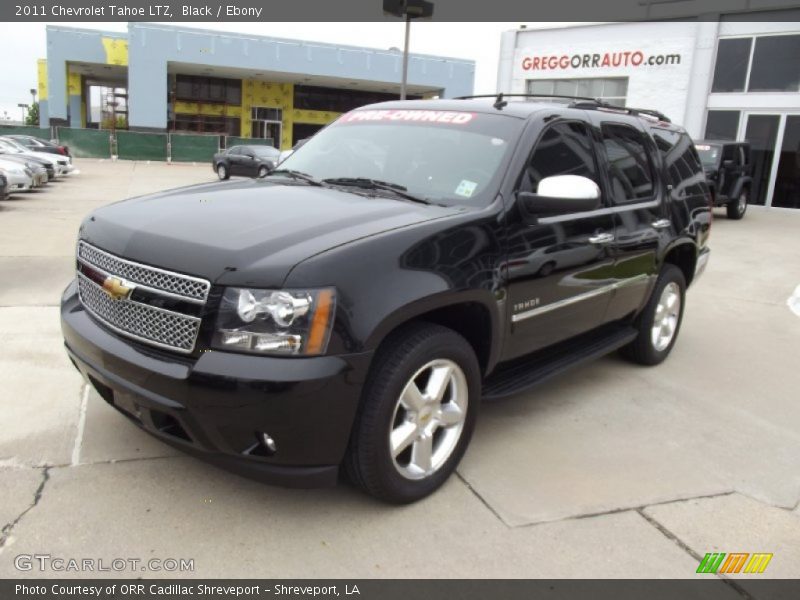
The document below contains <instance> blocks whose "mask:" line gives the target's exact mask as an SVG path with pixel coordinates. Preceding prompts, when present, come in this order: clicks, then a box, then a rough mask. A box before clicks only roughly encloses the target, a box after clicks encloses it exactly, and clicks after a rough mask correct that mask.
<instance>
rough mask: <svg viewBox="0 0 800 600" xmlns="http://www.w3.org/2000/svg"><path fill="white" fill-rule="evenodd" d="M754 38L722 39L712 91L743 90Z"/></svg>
mask: <svg viewBox="0 0 800 600" xmlns="http://www.w3.org/2000/svg"><path fill="white" fill-rule="evenodd" d="M752 43H753V38H735V39H727V40H720V41H719V45H718V46H717V64H716V66H715V67H714V81H713V83H712V84H711V91H712V92H743V91H744V86H745V82H746V81H747V64H748V63H749V62H750V46H751V45H752Z"/></svg>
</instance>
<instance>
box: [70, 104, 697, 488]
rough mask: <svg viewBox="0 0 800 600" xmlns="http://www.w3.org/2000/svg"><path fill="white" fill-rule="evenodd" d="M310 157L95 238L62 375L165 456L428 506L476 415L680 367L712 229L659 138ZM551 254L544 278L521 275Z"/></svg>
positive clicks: (584, 109) (437, 129) (437, 113)
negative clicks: (618, 369)
mask: <svg viewBox="0 0 800 600" xmlns="http://www.w3.org/2000/svg"><path fill="white" fill-rule="evenodd" d="M303 148H304V149H303V150H302V152H297V153H295V154H293V155H292V156H290V157H289V158H287V159H286V161H285V162H284V163H283V164H282V165H281V167H280V168H279V169H277V170H275V171H272V172H271V173H270V174H268V175H267V176H266V177H264V178H261V179H254V180H246V181H237V182H235V183H214V184H204V185H201V186H195V187H187V188H183V189H179V190H171V191H167V192H163V193H160V194H153V195H150V196H144V197H139V198H135V199H130V200H127V201H123V202H117V203H115V204H112V205H109V206H105V207H102V208H98V209H96V210H93V211H92V212H91V214H89V215H88V216H87V218H86V219H84V221H83V223H82V225H81V227H80V234H79V240H78V243H77V246H76V248H77V273H76V278H75V280H74V281H73V282H72V283H70V284H69V286H68V287H67V289H66V290H65V292H64V295H63V298H62V301H61V324H62V331H63V335H64V339H65V347H66V351H67V353H68V354H69V356H70V358H71V359H72V361H73V364H74V365H75V366H76V368H77V369H78V370H79V371H80V372H81V374H82V375H83V376H84V377H85V379H86V381H87V382H88V383H89V384H90V385H91V386H93V387H94V389H96V390H97V392H98V393H99V394H100V396H102V397H103V398H104V399H105V400H106V401H107V402H108V403H109V404H111V405H112V406H114V407H115V408H116V409H118V410H119V411H121V412H122V413H124V414H125V415H127V416H128V417H129V418H130V419H131V420H132V421H133V422H135V423H137V424H138V425H139V426H140V427H142V428H144V429H145V430H146V431H148V432H150V433H151V434H153V435H155V436H157V437H159V438H160V439H162V440H164V441H166V442H168V443H171V444H173V445H175V446H176V447H178V448H181V449H182V450H185V451H187V452H190V453H193V454H195V455H197V456H200V457H203V458H205V459H207V460H210V461H212V462H214V463H215V464H217V465H220V466H222V467H224V468H227V469H230V470H234V471H237V472H239V473H243V474H247V475H249V476H252V477H257V478H260V479H262V480H264V481H269V482H273V483H277V484H281V485H295V486H306V487H307V486H314V485H324V484H333V483H334V482H335V481H336V480H337V476H338V475H339V473H340V471H342V470H343V471H344V472H346V473H347V474H348V475H349V477H350V478H351V479H352V480H353V481H354V482H355V483H356V485H358V486H360V487H361V488H362V489H363V490H365V491H366V492H368V493H370V494H373V495H374V496H376V497H378V498H381V499H383V500H386V501H390V502H397V503H403V502H411V501H414V500H418V499H420V498H422V497H424V496H426V495H428V494H430V493H431V492H433V491H434V490H436V489H437V488H438V487H439V486H440V485H442V483H443V482H444V481H445V480H446V479H447V478H448V476H449V475H450V474H451V473H452V472H453V470H454V469H455V468H456V465H457V464H458V462H459V460H460V459H461V457H462V456H463V455H464V452H465V451H466V449H467V445H468V443H469V440H470V437H471V434H472V431H473V428H474V427H475V422H476V419H477V417H478V409H479V405H480V403H481V400H482V399H495V398H500V397H504V396H508V395H511V394H515V393H518V392H522V391H525V390H528V389H530V388H531V387H532V386H534V385H535V384H537V383H540V382H541V381H544V380H546V379H548V378H549V377H551V376H553V375H555V374H557V373H561V372H563V371H565V370H566V369H567V368H569V367H572V366H575V365H578V364H581V363H583V362H585V361H587V360H590V359H593V358H596V357H598V356H601V355H603V354H605V353H608V352H611V351H614V350H618V349H619V350H621V351H622V353H623V354H624V355H625V356H626V357H628V358H629V359H630V360H632V361H633V362H635V363H638V364H642V365H656V364H658V363H660V362H662V361H663V360H665V359H666V358H667V356H668V355H669V354H670V351H671V350H672V348H673V347H674V345H675V342H676V340H677V337H678V332H679V329H680V327H681V321H682V316H683V312H684V306H685V305H686V295H685V294H686V289H687V287H688V286H689V285H690V284H692V283H693V282H694V281H695V280H697V278H698V277H699V276H700V275H701V273H702V272H703V270H704V268H705V266H706V263H707V261H708V257H709V249H708V247H707V244H706V241H707V238H708V235H709V229H710V225H711V208H710V204H709V194H708V186H707V185H706V182H705V177H704V174H703V169H702V166H701V164H700V161H699V159H698V157H697V152H696V151H695V148H694V145H693V144H692V141H691V139H690V138H689V136H688V135H687V134H686V132H685V131H684V130H683V129H682V128H680V127H678V126H675V125H673V124H671V123H669V122H668V120H667V119H666V117H664V116H663V115H659V114H658V113H651V112H650V111H641V110H636V109H633V108H618V107H612V106H610V105H607V104H603V103H600V102H598V101H595V100H588V99H577V98H576V99H574V100H569V101H566V102H564V101H554V100H552V99H549V100H548V99H537V101H532V102H531V101H527V102H508V100H507V99H505V98H503V97H502V95H500V96H499V97H496V98H492V99H489V100H486V99H482V98H473V99H458V100H455V99H454V100H419V101H407V102H388V103H383V104H377V105H372V106H366V107H363V108H359V109H356V110H354V111H351V112H349V113H346V114H344V115H343V116H341V117H340V118H339V119H338V120H337V121H335V122H334V123H333V124H332V125H329V126H328V127H326V128H325V129H324V130H323V131H321V132H319V133H318V134H316V135H315V136H314V137H313V138H311V139H310V140H309V141H308V142H307V143H306V144H305V146H304V147H303ZM221 164H224V163H221ZM678 167H679V168H678ZM678 190H679V192H678ZM549 247H553V248H555V252H553V253H551V254H554V255H555V256H556V257H557V259H556V261H555V265H553V266H552V267H551V268H549V269H548V271H549V272H548V273H547V274H543V273H541V268H539V269H537V270H536V273H532V272H521V273H518V274H513V273H512V272H511V270H510V269H509V268H507V265H508V264H510V263H512V262H513V261H515V260H517V259H525V258H527V257H528V256H530V255H531V254H533V253H536V252H537V251H538V250H539V249H540V248H545V249H546V248H549ZM584 250H585V251H586V252H585V253H584ZM562 256H563V257H564V259H563V260H561V257H562ZM699 359H700V357H698V360H699ZM585 400H586V401H587V402H589V401H591V398H586V399H585Z"/></svg>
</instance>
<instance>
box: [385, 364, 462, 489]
mask: <svg viewBox="0 0 800 600" xmlns="http://www.w3.org/2000/svg"><path fill="white" fill-rule="evenodd" d="M468 402H469V390H468V387H467V378H466V376H465V375H464V371H462V370H461V367H459V366H458V365H457V364H456V363H455V362H453V361H451V360H447V359H436V360H432V361H430V362H429V363H427V364H426V365H425V366H423V367H422V368H421V369H419V370H418V371H417V372H416V373H414V375H413V376H412V377H411V378H410V380H409V381H408V383H406V386H405V387H404V388H403V391H402V393H401V394H400V397H399V398H398V399H397V404H396V405H395V409H394V415H393V418H392V422H391V425H390V428H389V436H388V437H389V440H388V441H389V452H390V455H391V457H392V461H393V463H394V466H395V468H396V469H397V471H398V472H399V473H400V474H401V475H402V476H403V477H405V478H407V479H413V480H419V479H424V478H426V477H429V476H430V475H432V474H433V473H435V472H436V471H438V470H439V469H440V468H441V467H442V465H444V463H445V462H447V459H448V458H449V457H450V455H451V454H452V453H453V451H454V450H455V448H456V446H457V445H458V441H459V439H460V438H461V433H462V431H463V430H464V422H465V420H466V416H467V405H468Z"/></svg>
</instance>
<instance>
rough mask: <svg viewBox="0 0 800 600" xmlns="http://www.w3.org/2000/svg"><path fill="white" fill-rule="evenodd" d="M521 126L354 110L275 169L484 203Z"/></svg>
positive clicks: (469, 117) (490, 118)
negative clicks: (386, 185)
mask: <svg viewBox="0 0 800 600" xmlns="http://www.w3.org/2000/svg"><path fill="white" fill-rule="evenodd" d="M523 124H524V121H523V120H521V119H516V118H513V117H507V116H500V115H491V114H481V113H469V112H456V111H431V110H390V109H385V110H356V111H353V112H350V113H347V114H345V115H344V116H342V117H341V118H340V119H339V120H337V121H336V122H334V123H333V124H331V125H330V126H328V127H326V128H325V129H323V130H322V131H320V132H319V133H318V134H316V135H315V136H314V137H312V138H310V139H309V140H308V142H307V143H305V144H303V145H302V147H301V148H298V149H297V150H296V151H295V152H294V153H293V154H292V155H291V156H289V157H288V158H287V159H286V160H285V161H284V162H283V163H281V169H288V170H293V171H300V172H302V173H305V174H308V175H311V176H312V177H314V178H316V179H317V180H326V179H341V178H363V179H370V180H378V181H381V182H387V183H390V184H393V185H398V186H402V187H403V188H405V189H406V190H407V191H408V193H410V194H413V195H415V196H417V197H420V198H423V199H425V200H429V201H432V202H436V203H443V204H470V205H473V206H480V205H486V204H488V203H489V202H491V200H492V199H493V195H494V193H495V192H496V188H497V185H498V184H499V180H500V177H501V176H502V173H501V169H500V166H501V165H502V164H503V163H504V159H505V158H506V157H507V156H508V155H509V154H510V149H511V148H512V147H513V145H514V143H515V142H516V138H517V136H518V134H519V132H520V131H521V130H522V126H523Z"/></svg>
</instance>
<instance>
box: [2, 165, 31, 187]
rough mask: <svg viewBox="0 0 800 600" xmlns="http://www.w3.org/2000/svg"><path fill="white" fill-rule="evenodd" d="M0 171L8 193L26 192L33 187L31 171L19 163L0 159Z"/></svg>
mask: <svg viewBox="0 0 800 600" xmlns="http://www.w3.org/2000/svg"><path fill="white" fill-rule="evenodd" d="M0 171H1V172H2V173H3V175H5V177H6V181H7V182H8V193H9V194H10V193H13V192H28V191H30V190H32V189H33V172H32V171H31V170H30V169H28V168H27V167H25V166H23V165H20V164H19V163H16V162H13V161H10V160H2V159H0Z"/></svg>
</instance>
